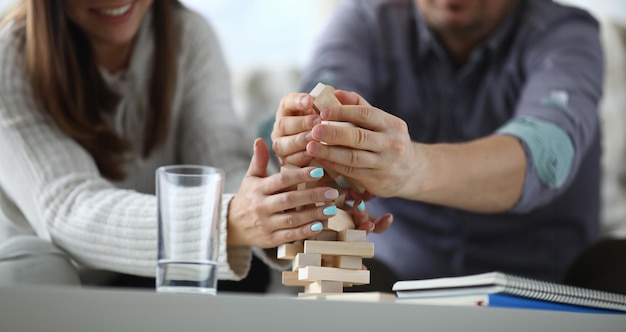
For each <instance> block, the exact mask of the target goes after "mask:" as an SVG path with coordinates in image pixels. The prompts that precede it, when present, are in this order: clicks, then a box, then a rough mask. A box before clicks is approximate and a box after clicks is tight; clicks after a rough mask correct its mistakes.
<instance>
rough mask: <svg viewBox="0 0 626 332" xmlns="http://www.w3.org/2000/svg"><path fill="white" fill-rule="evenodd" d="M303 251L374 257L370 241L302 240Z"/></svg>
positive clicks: (372, 244) (372, 245)
mask: <svg viewBox="0 0 626 332" xmlns="http://www.w3.org/2000/svg"><path fill="white" fill-rule="evenodd" d="M304 252H305V253H307V254H322V255H335V256H358V257H365V258H370V257H374V243H372V242H341V241H309V240H307V241H304Z"/></svg>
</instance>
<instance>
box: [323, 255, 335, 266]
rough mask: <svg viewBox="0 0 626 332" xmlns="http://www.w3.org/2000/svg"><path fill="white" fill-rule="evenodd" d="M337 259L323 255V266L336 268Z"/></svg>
mask: <svg viewBox="0 0 626 332" xmlns="http://www.w3.org/2000/svg"><path fill="white" fill-rule="evenodd" d="M335 257H337V256H332V255H322V266H326V267H335Z"/></svg>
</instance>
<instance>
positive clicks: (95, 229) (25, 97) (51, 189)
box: [0, 27, 251, 279]
mask: <svg viewBox="0 0 626 332" xmlns="http://www.w3.org/2000/svg"><path fill="white" fill-rule="evenodd" d="M9 30H10V29H9V28H7V27H5V28H4V29H3V30H2V31H0V49H2V50H3V51H2V52H0V169H2V171H1V172H0V190H2V192H3V194H4V195H0V196H2V197H3V199H6V200H9V201H10V203H11V204H14V205H15V206H17V207H18V209H19V211H20V212H21V213H22V214H23V215H24V218H25V219H26V220H27V221H28V223H29V224H30V227H32V229H33V230H34V232H36V234H37V235H38V236H39V237H41V238H43V239H47V240H49V241H51V242H53V243H54V244H56V245H57V246H59V247H60V248H62V249H63V250H65V251H66V252H68V253H69V254H70V255H71V256H72V258H73V259H74V260H76V261H77V262H78V263H79V264H82V265H84V266H87V267H92V268H98V269H105V270H111V271H116V272H122V273H128V274H135V275H142V276H154V275H155V270H156V253H157V204H156V197H155V196H154V195H147V194H142V193H139V192H137V191H134V190H127V189H119V188H116V187H115V186H114V185H113V184H112V183H110V182H109V181H107V180H106V179H104V178H103V177H101V176H100V174H99V172H98V168H97V166H96V164H95V163H94V160H93V159H92V157H91V156H90V155H89V154H88V153H87V152H86V151H85V150H84V149H83V148H82V147H81V146H80V145H79V144H77V143H76V142H75V141H74V140H72V139H71V138H69V137H68V136H66V135H65V134H64V133H63V132H61V131H60V130H59V128H58V127H57V126H56V125H55V123H54V122H53V121H52V119H51V118H50V117H49V116H47V115H46V114H45V112H43V111H42V109H41V105H40V104H38V103H37V102H36V101H35V98H34V94H33V92H32V89H31V87H30V85H29V84H28V80H27V79H26V75H25V72H24V69H23V68H24V61H23V52H22V51H21V50H22V49H23V47H22V45H21V40H20V39H19V38H15V37H14V36H13V34H12V32H11V31H9ZM230 198H231V197H230V196H225V197H224V200H223V201H224V210H223V211H222V212H223V213H222V220H221V223H222V225H221V229H222V231H223V232H222V234H221V236H222V239H226V236H227V234H226V214H227V206H228V203H229V202H230ZM220 249H221V252H220V255H219V265H220V267H219V276H218V277H219V278H227V279H240V278H242V277H243V276H244V275H245V273H247V268H248V264H249V260H250V255H251V251H250V249H249V248H245V247H243V248H237V249H233V250H230V249H229V250H227V249H226V244H225V241H222V243H221V245H220ZM229 262H232V263H233V265H232V266H231V265H229V264H228V263H229Z"/></svg>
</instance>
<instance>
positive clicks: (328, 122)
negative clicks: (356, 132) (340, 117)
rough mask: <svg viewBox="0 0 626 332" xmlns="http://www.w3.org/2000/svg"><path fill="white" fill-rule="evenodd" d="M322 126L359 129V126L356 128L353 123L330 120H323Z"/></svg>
mask: <svg viewBox="0 0 626 332" xmlns="http://www.w3.org/2000/svg"><path fill="white" fill-rule="evenodd" d="M322 124H327V125H333V126H339V127H346V128H357V126H355V125H354V124H353V123H352V122H347V121H328V120H323V121H322Z"/></svg>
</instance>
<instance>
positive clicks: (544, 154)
mask: <svg viewBox="0 0 626 332" xmlns="http://www.w3.org/2000/svg"><path fill="white" fill-rule="evenodd" d="M497 133H499V134H508V135H512V136H515V137H517V138H519V139H520V140H522V141H524V142H525V143H526V146H527V147H528V150H529V153H530V156H529V157H530V158H532V162H533V165H534V168H535V171H536V174H537V176H538V177H539V180H540V181H541V182H542V183H543V184H545V185H546V186H548V187H550V188H558V187H560V186H561V185H563V183H564V182H565V180H566V179H567V176H568V175H569V173H570V171H571V169H572V161H573V159H574V144H573V143H572V140H571V139H570V137H569V135H568V134H567V132H565V130H563V129H561V128H559V127H558V126H556V125H554V124H553V123H550V122H547V121H542V120H538V119H535V118H529V117H525V118H517V119H514V120H512V121H509V122H507V123H506V124H505V125H504V126H503V127H501V128H500V129H498V131H497Z"/></svg>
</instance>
